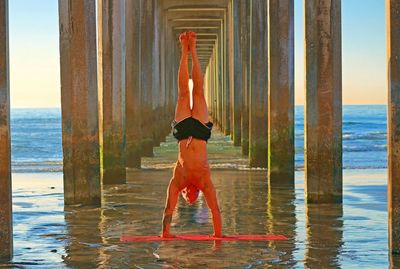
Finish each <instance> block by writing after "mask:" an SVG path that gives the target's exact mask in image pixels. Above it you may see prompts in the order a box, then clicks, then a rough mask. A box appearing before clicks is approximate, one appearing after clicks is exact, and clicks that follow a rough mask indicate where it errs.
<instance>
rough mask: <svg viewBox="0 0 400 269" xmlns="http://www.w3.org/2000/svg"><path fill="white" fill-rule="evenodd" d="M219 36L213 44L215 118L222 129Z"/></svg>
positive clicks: (222, 129)
mask: <svg viewBox="0 0 400 269" xmlns="http://www.w3.org/2000/svg"><path fill="white" fill-rule="evenodd" d="M220 39H221V37H220V36H219V37H218V40H219V41H217V44H216V46H215V62H214V63H215V90H216V96H217V111H216V113H217V118H218V126H219V128H220V130H221V131H222V132H223V131H224V120H223V114H222V112H223V96H224V95H223V89H222V67H221V64H222V57H221V46H220V44H221V41H220Z"/></svg>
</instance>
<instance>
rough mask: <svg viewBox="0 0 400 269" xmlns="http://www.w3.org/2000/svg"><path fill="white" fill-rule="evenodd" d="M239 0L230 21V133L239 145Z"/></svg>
mask: <svg viewBox="0 0 400 269" xmlns="http://www.w3.org/2000/svg"><path fill="white" fill-rule="evenodd" d="M240 9H241V1H233V2H232V21H231V31H230V32H231V40H232V42H231V54H230V57H229V58H230V66H231V88H232V91H231V92H232V97H231V100H232V103H231V107H232V109H231V112H232V113H231V117H232V120H231V123H232V126H231V133H232V140H233V145H235V146H240V145H241V139H242V137H241V121H242V113H241V112H242V102H243V100H242V96H243V88H242V87H243V85H242V83H243V81H242V79H243V73H242V46H241V45H242V44H241V43H242V42H241V35H240V34H241V23H242V20H241V16H240V11H241V10H240Z"/></svg>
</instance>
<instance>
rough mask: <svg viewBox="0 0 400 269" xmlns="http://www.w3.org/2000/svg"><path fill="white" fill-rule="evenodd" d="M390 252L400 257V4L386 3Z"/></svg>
mask: <svg viewBox="0 0 400 269" xmlns="http://www.w3.org/2000/svg"><path fill="white" fill-rule="evenodd" d="M386 12H387V14H386V18H387V24H386V26H387V37H386V38H387V54H386V55H387V63H388V97H389V100H388V213H389V250H390V252H391V253H393V254H400V16H399V14H400V1H399V0H386Z"/></svg>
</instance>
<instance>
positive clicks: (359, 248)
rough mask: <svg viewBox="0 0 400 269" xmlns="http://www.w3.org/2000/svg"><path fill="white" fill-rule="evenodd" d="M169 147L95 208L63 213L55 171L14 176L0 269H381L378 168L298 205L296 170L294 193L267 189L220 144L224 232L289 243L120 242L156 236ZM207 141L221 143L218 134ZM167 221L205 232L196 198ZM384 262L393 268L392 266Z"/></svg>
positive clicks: (236, 152) (109, 190) (207, 225)
mask: <svg viewBox="0 0 400 269" xmlns="http://www.w3.org/2000/svg"><path fill="white" fill-rule="evenodd" d="M169 139H170V138H168V140H167V143H165V144H163V145H162V146H161V147H160V148H158V149H156V152H155V153H156V156H155V158H146V159H145V160H144V162H143V163H144V166H145V167H147V168H148V169H142V170H129V171H128V183H127V184H125V185H112V186H105V187H104V190H103V201H102V206H101V208H93V207H82V206H73V207H64V204H63V188H62V173H34V174H28V173H14V174H13V199H14V200H13V203H14V206H13V209H14V250H15V253H14V259H13V261H12V262H11V263H10V264H0V268H8V267H15V268H270V267H273V268H275V267H277V268H387V267H388V266H389V264H390V257H389V256H388V246H387V208H386V202H387V199H386V178H387V177H386V170H384V169H380V170H345V171H344V203H343V205H324V204H323V205H306V204H305V202H304V173H303V172H302V171H297V172H296V186H295V189H294V190H290V189H285V188H284V187H282V188H279V189H273V190H268V185H267V179H266V178H267V177H266V176H267V173H266V171H265V170H247V169H246V160H244V159H243V158H241V156H240V149H238V148H233V147H232V146H231V145H230V144H229V143H228V142H226V143H219V144H218V142H215V145H213V144H212V142H210V145H209V146H210V159H211V164H212V167H214V168H213V170H212V177H213V181H214V184H215V186H216V189H217V193H218V199H219V203H220V208H221V214H222V218H223V232H224V233H225V234H267V233H272V234H284V235H286V236H287V237H288V238H289V240H287V241H270V242H246V241H245V242H222V243H221V244H215V243H213V242H186V241H175V242H162V243H160V242H150V243H148V242H147V243H140V242H136V243H122V242H120V241H119V238H120V236H121V235H122V234H125V235H154V234H158V233H160V229H161V218H162V212H163V207H164V201H165V194H166V193H165V192H166V187H167V184H168V181H169V179H170V177H171V170H170V169H165V168H167V167H169V166H171V165H172V164H173V162H174V160H175V158H176V155H175V153H176V149H175V152H174V146H175V147H176V143H174V142H172V141H171V140H169ZM216 139H226V140H227V141H229V140H228V138H226V137H223V136H222V135H220V137H218V135H217V136H216ZM220 142H221V141H220ZM165 147H167V148H170V150H167V149H166V148H165ZM220 147H225V148H226V149H224V150H221V149H220ZM228 157H229V159H227V158H228ZM221 158H225V159H224V160H225V162H226V163H223V162H222V161H221ZM212 160H216V161H215V162H214V161H212ZM230 161H232V162H230ZM230 163H234V164H235V165H237V166H238V167H240V168H241V170H238V169H234V168H232V167H229V164H230ZM149 168H152V169H149ZM221 168H223V169H221ZM172 222H173V224H172V232H173V233H198V234H210V233H212V222H211V217H210V214H209V212H208V210H207V206H206V204H205V202H204V200H203V198H202V197H200V199H199V200H198V201H197V203H196V204H195V205H193V206H188V205H187V204H185V202H184V201H183V199H180V200H179V203H178V206H177V209H176V212H175V214H174V217H173V221H172ZM392 263H393V266H394V268H396V267H395V266H396V265H397V264H398V260H397V259H394V260H392Z"/></svg>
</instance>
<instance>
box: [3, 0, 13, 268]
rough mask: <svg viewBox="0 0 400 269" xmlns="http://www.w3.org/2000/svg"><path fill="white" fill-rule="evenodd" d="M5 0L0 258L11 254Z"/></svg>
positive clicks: (5, 13) (5, 6)
mask: <svg viewBox="0 0 400 269" xmlns="http://www.w3.org/2000/svg"><path fill="white" fill-rule="evenodd" d="M9 72H10V68H9V35H8V0H0V160H1V161H0V261H2V260H6V261H8V260H10V259H11V258H12V255H13V228H12V188H11V144H10V135H11V134H10V73H9Z"/></svg>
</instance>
